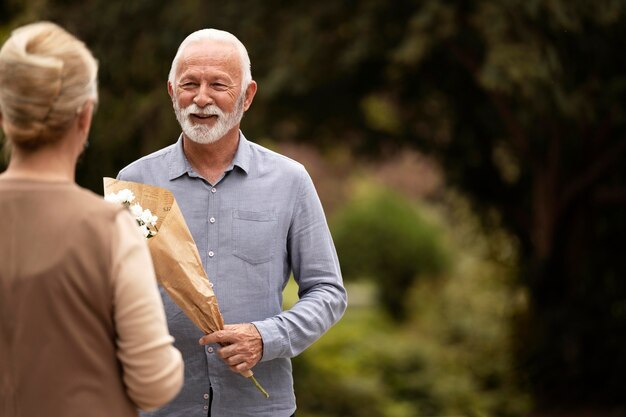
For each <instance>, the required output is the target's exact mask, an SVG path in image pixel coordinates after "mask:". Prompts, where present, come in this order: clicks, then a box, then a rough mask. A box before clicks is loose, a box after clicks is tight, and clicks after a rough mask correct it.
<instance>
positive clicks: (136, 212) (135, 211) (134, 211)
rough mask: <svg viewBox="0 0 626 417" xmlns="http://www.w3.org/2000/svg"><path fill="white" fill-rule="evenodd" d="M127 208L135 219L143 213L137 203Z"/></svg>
mask: <svg viewBox="0 0 626 417" xmlns="http://www.w3.org/2000/svg"><path fill="white" fill-rule="evenodd" d="M129 210H130V214H132V215H133V217H134V218H136V219H137V220H139V219H140V218H141V215H142V214H143V208H142V207H141V206H140V205H139V204H133V205H132V206H130V207H129ZM144 223H145V222H144Z"/></svg>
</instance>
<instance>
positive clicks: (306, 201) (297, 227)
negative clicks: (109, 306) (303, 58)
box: [118, 134, 347, 417]
mask: <svg viewBox="0 0 626 417" xmlns="http://www.w3.org/2000/svg"><path fill="white" fill-rule="evenodd" d="M118 178H119V179H122V180H127V181H136V182H141V183H145V184H150V185H156V186H159V187H163V188H166V189H168V190H170V191H171V192H172V193H173V194H174V197H175V198H176V201H177V202H178V204H179V206H180V208H181V210H182V213H183V215H184V217H185V221H186V222H187V225H188V226H189V229H190V230H191V234H192V235H193V238H194V240H195V242H196V245H197V246H198V250H199V252H200V256H201V258H202V264H203V266H204V269H205V270H206V272H207V275H208V276H209V279H210V280H211V282H212V283H213V285H214V286H213V290H214V291H215V294H216V296H217V300H218V304H219V306H220V310H221V312H222V315H223V317H224V321H225V323H227V324H235V323H250V322H251V323H253V324H254V325H255V326H256V327H257V329H258V330H259V332H260V333H261V336H262V338H263V358H262V359H261V361H260V362H259V363H258V364H257V365H256V366H255V367H254V369H253V371H254V374H255V377H256V378H257V380H258V381H259V383H261V385H263V387H264V388H265V389H266V390H267V391H268V392H269V394H270V398H269V399H266V398H265V397H264V396H263V395H262V394H261V393H260V392H259V391H257V389H256V388H255V387H254V385H253V384H252V382H251V381H249V380H248V379H246V378H244V377H242V376H241V375H239V374H236V373H234V372H232V371H231V370H230V369H229V368H228V366H227V365H226V364H225V363H224V362H223V360H222V359H220V358H219V356H218V355H217V354H216V353H217V349H218V346H217V345H209V346H200V345H199V344H198V339H200V337H201V336H202V335H203V334H202V332H201V331H200V330H199V329H197V328H196V327H195V326H194V325H193V323H192V322H191V321H190V320H189V319H188V318H187V317H186V316H185V315H184V313H182V311H181V310H180V308H179V307H178V306H177V305H176V304H174V302H173V301H172V300H171V299H170V298H169V297H168V295H167V294H166V293H165V292H164V291H163V290H162V289H161V295H162V296H163V302H164V305H165V311H166V314H167V319H168V325H169V329H170V332H171V334H172V335H173V336H174V338H175V340H176V341H175V345H176V347H177V348H178V349H179V350H180V351H181V352H182V354H183V358H184V361H185V384H184V387H183V389H182V391H181V392H180V394H179V395H178V396H177V397H176V398H175V399H174V400H173V401H172V402H171V403H170V404H168V405H166V406H165V407H163V408H162V409H160V410H158V411H156V412H154V413H148V414H144V415H146V416H167V417H200V416H202V417H206V416H207V415H210V416H212V417H230V416H232V417H246V416H250V417H253V416H254V417H287V416H290V415H291V414H292V413H293V412H294V411H295V409H296V403H295V395H294V389H293V379H292V375H291V360H290V358H291V357H293V356H295V355H298V354H299V353H300V352H302V351H303V350H304V349H306V348H307V347H308V346H310V345H311V344H312V343H313V342H314V341H315V340H316V339H318V338H319V337H320V336H321V335H322V334H323V333H324V332H325V331H326V330H328V329H329V328H330V327H331V326H332V325H333V324H334V323H335V322H337V320H339V318H340V317H341V316H342V314H343V312H344V311H345V308H346V304H347V297H346V291H345V288H344V286H343V282H342V278H341V272H340V269H339V262H338V260H337V254H336V251H335V247H334V244H333V241H332V238H331V235H330V232H329V230H328V226H327V223H326V219H325V216H324V212H323V209H322V205H321V203H320V201H319V198H318V196H317V193H316V191H315V188H314V186H313V182H312V181H311V178H310V177H309V175H308V173H307V172H306V170H305V168H304V167H303V166H302V165H301V164H299V163H297V162H295V161H293V160H291V159H289V158H287V157H285V156H282V155H279V154H277V153H275V152H273V151H270V150H268V149H266V148H263V147H262V146H259V145H257V144H255V143H252V142H249V141H247V140H246V138H245V137H244V136H243V134H240V139H239V146H238V149H237V152H236V154H235V157H234V159H233V162H232V164H231V166H230V167H229V168H228V169H227V170H226V173H225V175H224V177H223V178H222V179H221V180H219V182H217V183H216V184H210V183H208V182H207V181H206V180H205V179H203V178H202V177H200V176H199V175H198V174H197V173H196V172H194V170H193V169H192V167H191V165H190V164H189V162H188V161H187V159H186V157H185V154H184V152H183V142H182V137H181V138H179V140H178V142H176V143H175V144H174V145H171V146H168V147H167V148H164V149H162V150H160V151H157V152H155V153H153V154H150V155H148V156H145V157H143V158H141V159H139V160H138V161H135V162H134V163H132V164H130V165H129V166H127V167H126V168H124V169H123V170H122V171H120V173H119V175H118ZM292 273H293V277H294V279H295V281H296V282H297V283H298V287H299V291H298V293H299V297H300V299H299V301H298V302H297V303H296V304H295V305H294V306H293V307H292V308H291V309H290V310H286V311H283V310H282V291H283V289H284V288H285V285H286V284H287V281H288V280H289V278H290V276H291V274H292ZM303 388H306V387H303ZM211 394H212V398H211ZM209 408H210V414H209Z"/></svg>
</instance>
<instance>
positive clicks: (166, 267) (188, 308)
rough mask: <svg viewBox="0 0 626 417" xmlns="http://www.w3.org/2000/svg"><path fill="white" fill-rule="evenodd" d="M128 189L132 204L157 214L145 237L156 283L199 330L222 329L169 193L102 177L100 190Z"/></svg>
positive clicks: (188, 235)
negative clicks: (153, 229)
mask: <svg viewBox="0 0 626 417" xmlns="http://www.w3.org/2000/svg"><path fill="white" fill-rule="evenodd" d="M123 189H129V190H130V191H132V192H133V194H135V201H133V203H137V204H139V205H140V206H141V207H142V208H143V209H144V210H145V209H149V210H150V211H151V212H152V214H154V215H155V216H158V218H159V219H158V221H157V229H158V230H159V232H158V233H157V234H156V236H153V237H151V238H150V239H148V247H149V248H150V254H151V255H152V262H153V263H154V270H155V273H156V276H157V280H158V281H159V284H161V286H162V287H163V288H164V289H165V291H167V294H168V295H169V296H170V298H171V299H172V300H173V301H174V302H175V303H176V304H177V305H178V306H179V307H180V308H181V309H182V310H183V312H184V313H185V314H186V315H187V317H189V319H190V320H191V321H192V322H193V323H194V324H195V325H196V326H197V327H198V328H199V329H201V330H202V331H203V332H205V333H212V332H214V331H217V330H221V329H223V328H224V320H223V318H222V314H221V312H220V310H219V307H218V304H217V299H216V297H215V293H214V292H213V289H212V288H211V283H210V281H209V278H208V276H207V274H206V272H205V271H204V268H203V267H202V261H201V259H200V254H199V253H198V248H197V247H196V244H195V242H194V240H193V237H192V236H191V232H190V231H189V228H188V227H187V224H186V223H185V219H184V217H183V214H182V212H181V211H180V208H179V207H178V204H177V203H176V200H175V199H174V196H173V194H172V193H171V192H170V191H168V190H166V189H164V188H161V187H155V186H152V185H146V184H140V183H136V182H131V181H121V180H116V179H113V178H104V193H105V194H110V193H116V192H118V191H120V190H123Z"/></svg>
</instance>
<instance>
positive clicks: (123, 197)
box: [104, 188, 135, 206]
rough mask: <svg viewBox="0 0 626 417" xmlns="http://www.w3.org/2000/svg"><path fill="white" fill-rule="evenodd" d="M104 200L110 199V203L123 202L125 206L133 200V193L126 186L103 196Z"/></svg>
mask: <svg viewBox="0 0 626 417" xmlns="http://www.w3.org/2000/svg"><path fill="white" fill-rule="evenodd" d="M104 199H105V200H106V201H110V202H111V203H116V204H123V205H125V206H128V205H130V203H132V202H133V200H135V194H133V192H132V191H130V190H129V189H127V188H124V189H123V190H120V191H119V192H117V193H111V194H107V195H105V196H104Z"/></svg>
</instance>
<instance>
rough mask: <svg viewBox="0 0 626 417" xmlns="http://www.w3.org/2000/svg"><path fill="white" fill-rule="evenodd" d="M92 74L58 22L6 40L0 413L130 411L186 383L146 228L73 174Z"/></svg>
mask: <svg viewBox="0 0 626 417" xmlns="http://www.w3.org/2000/svg"><path fill="white" fill-rule="evenodd" d="M96 78H97V63H96V60H95V59H94V58H93V56H92V55H91V53H90V52H89V50H88V49H87V48H86V47H85V45H84V44H83V43H82V42H81V41H79V40H78V39H76V38H75V37H74V36H72V35H71V34H69V33H68V32H66V31H65V30H63V29H62V28H60V27H59V26H57V25H55V24H53V23H49V22H41V23H35V24H31V25H27V26H23V27H21V28H19V29H17V30H15V31H14V32H13V33H12V35H11V37H10V38H9V39H8V40H7V41H6V43H5V44H4V45H3V46H2V49H1V50H0V123H1V126H2V130H3V131H4V135H5V140H6V141H8V144H10V147H11V159H10V161H9V165H8V168H7V170H6V171H5V172H4V173H2V174H0V231H1V232H0V258H1V261H0V415H1V416H11V417H34V416H55V417H72V416H76V417H78V416H80V417H84V416H89V417H99V416H102V417H104V416H107V417H113V416H115V417H126V416H136V415H137V408H140V409H143V410H151V409H155V408H157V407H160V406H161V405H163V404H165V403H166V402H168V401H169V400H171V399H172V398H173V397H174V396H175V395H176V394H177V393H178V391H179V390H180V387H181V384H182V377H183V364H182V360H181V355H180V352H179V351H178V350H176V349H175V348H174V347H173V344H172V343H173V338H172V337H171V336H170V334H169V333H168V329H167V324H166V321H165V315H164V311H163V305H162V302H161V299H160V296H159V293H158V289H157V285H156V282H155V277H154V271H153V267H152V263H151V260H150V255H149V252H148V249H147V246H146V243H145V241H144V240H143V237H141V236H140V234H139V230H138V228H137V227H136V225H135V224H134V223H133V220H132V218H131V216H130V214H129V213H127V212H126V211H125V210H123V209H121V208H119V207H118V206H117V205H113V204H111V203H108V202H105V201H104V200H103V199H102V198H101V197H99V196H97V195H96V194H93V193H91V192H90V191H87V190H85V189H82V188H80V187H79V186H78V185H76V183H75V182H74V171H75V167H76V161H77V159H78V156H79V155H80V154H81V152H82V150H83V148H84V146H85V143H86V141H87V135H88V133H89V128H90V125H91V118H92V114H93V111H94V107H95V105H96V103H97V98H98V97H97V88H96V82H97V81H96Z"/></svg>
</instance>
